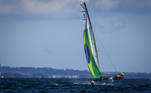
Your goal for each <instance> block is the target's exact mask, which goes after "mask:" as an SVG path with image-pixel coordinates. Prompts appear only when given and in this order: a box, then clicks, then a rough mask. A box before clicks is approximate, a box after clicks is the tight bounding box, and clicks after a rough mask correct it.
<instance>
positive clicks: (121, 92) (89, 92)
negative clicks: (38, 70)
mask: <svg viewBox="0 0 151 93" xmlns="http://www.w3.org/2000/svg"><path fill="white" fill-rule="evenodd" d="M0 93H151V79H125V80H118V81H114V82H113V83H108V82H105V81H103V82H101V83H100V84H96V85H94V86H92V85H90V80H89V79H46V78H41V79H35V78H28V79H24V78H22V79H9V78H7V79H6V78H4V79H0Z"/></svg>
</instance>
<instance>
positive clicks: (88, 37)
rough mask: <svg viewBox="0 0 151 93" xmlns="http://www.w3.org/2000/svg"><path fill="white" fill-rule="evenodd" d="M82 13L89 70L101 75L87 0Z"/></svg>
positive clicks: (92, 73) (95, 74)
mask: <svg viewBox="0 0 151 93" xmlns="http://www.w3.org/2000/svg"><path fill="white" fill-rule="evenodd" d="M81 7H82V9H83V10H82V14H83V20H84V21H85V30H84V40H83V42H84V50H85V55H86V59H87V63H88V68H89V71H90V72H91V76H92V77H94V78H96V77H101V72H100V65H99V60H98V53H97V48H96V44H95V38H94V33H93V29H92V25H91V20H90V16H89V13H88V9H87V6H86V3H85V2H82V4H81Z"/></svg>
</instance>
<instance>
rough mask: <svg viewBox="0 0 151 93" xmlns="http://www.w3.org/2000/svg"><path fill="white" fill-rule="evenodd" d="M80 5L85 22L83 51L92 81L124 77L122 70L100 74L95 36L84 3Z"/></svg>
mask: <svg viewBox="0 0 151 93" xmlns="http://www.w3.org/2000/svg"><path fill="white" fill-rule="evenodd" d="M81 7H82V15H83V20H84V22H85V29H84V36H83V44H84V51H85V56H86V60H87V64H88V68H89V71H90V73H91V76H92V78H93V80H92V81H93V82H94V81H101V80H106V79H122V78H124V73H122V72H121V73H120V75H115V76H113V77H103V76H102V75H101V70H100V65H99V59H98V52H97V48H96V43H95V37H94V33H93V29H92V25H91V20H90V16H89V13H88V9H87V6H86V3H85V2H82V3H81Z"/></svg>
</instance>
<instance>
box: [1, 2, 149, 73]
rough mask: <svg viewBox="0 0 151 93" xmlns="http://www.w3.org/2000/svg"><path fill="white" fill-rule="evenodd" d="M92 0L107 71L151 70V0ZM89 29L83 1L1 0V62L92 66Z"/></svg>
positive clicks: (103, 66)
mask: <svg viewBox="0 0 151 93" xmlns="http://www.w3.org/2000/svg"><path fill="white" fill-rule="evenodd" d="M86 1H87V5H88V10H89V13H90V17H91V21H92V26H93V29H94V34H95V38H96V44H97V49H98V54H99V61H100V66H101V70H102V71H115V69H114V66H116V68H117V70H118V71H126V72H127V71H128V72H151V0H86ZM83 29H84V22H83V20H82V18H81V7H80V0H0V64H2V65H3V66H14V67H16V66H17V67H20V66H24V67H27V66H30V67H53V68H58V69H67V68H70V69H79V70H88V68H87V64H86V59H85V55H84V49H83ZM113 65H114V66H113Z"/></svg>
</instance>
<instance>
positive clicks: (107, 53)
mask: <svg viewBox="0 0 151 93" xmlns="http://www.w3.org/2000/svg"><path fill="white" fill-rule="evenodd" d="M100 44H101V46H102V48H103V49H104V50H105V51H106V55H107V57H108V58H109V60H110V61H109V62H110V63H111V65H112V66H113V68H114V70H115V72H116V73H118V70H117V67H116V66H115V65H114V64H113V62H112V59H111V56H110V55H109V52H108V51H107V49H106V48H105V47H104V45H103V42H102V41H101V40H100ZM107 62H108V61H107Z"/></svg>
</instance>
